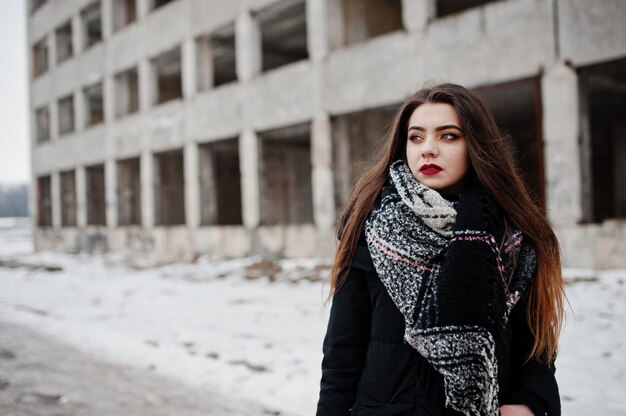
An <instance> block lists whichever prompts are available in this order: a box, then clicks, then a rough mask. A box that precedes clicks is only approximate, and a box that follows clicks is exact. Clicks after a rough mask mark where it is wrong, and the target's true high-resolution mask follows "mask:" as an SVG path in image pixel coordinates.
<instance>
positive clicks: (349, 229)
mask: <svg viewBox="0 0 626 416" xmlns="http://www.w3.org/2000/svg"><path fill="white" fill-rule="evenodd" d="M424 103H445V104H449V105H451V106H452V107H454V109H455V110H456V112H457V114H458V116H459V120H460V121H461V127H462V129H463V132H464V134H465V138H466V140H467V143H468V151H469V158H470V163H471V167H472V171H473V174H475V175H476V176H477V177H478V179H479V180H480V182H481V183H482V184H483V186H484V187H485V188H486V190H487V192H488V193H489V194H490V195H491V197H492V198H493V199H494V200H495V201H496V202H497V203H498V204H499V205H500V207H502V209H503V210H504V211H505V212H506V214H507V215H508V221H510V222H511V223H512V226H514V227H516V228H518V229H519V230H521V231H522V233H523V234H524V237H525V238H526V239H527V240H528V241H529V242H530V244H531V245H532V246H533V248H534V249H535V253H536V255H537V267H536V269H535V276H534V279H533V281H532V284H531V287H530V288H529V299H528V307H527V310H526V315H527V318H528V322H529V327H530V330H531V332H532V333H533V335H534V338H535V342H534V345H533V347H532V350H531V351H530V354H529V357H528V358H529V359H530V358H535V359H539V360H541V361H550V360H553V359H554V357H555V356H556V352H557V347H558V337H559V332H560V329H561V324H562V321H563V304H564V294H563V277H562V273H561V255H560V249H559V243H558V240H557V238H556V236H555V234H554V232H553V230H552V228H551V227H550V224H549V222H548V220H547V218H546V216H545V215H544V213H543V212H542V210H541V208H540V207H539V205H538V204H537V203H536V202H535V201H533V199H532V197H531V196H530V194H529V192H528V190H527V188H526V186H525V184H524V181H523V180H522V178H521V177H520V175H519V173H518V172H517V170H516V168H515V163H514V160H513V156H512V153H511V150H510V148H509V146H508V143H507V140H506V137H505V136H503V135H502V134H501V133H500V131H499V129H498V127H497V125H496V123H495V120H494V118H493V115H492V114H491V112H490V111H489V110H488V109H487V107H486V106H485V104H484V103H483V101H482V100H481V99H480V98H479V97H478V95H476V94H475V93H474V92H472V91H470V90H468V89H466V88H464V87H462V86H460V85H456V84H447V83H446V84H439V85H435V86H432V87H428V88H423V89H421V90H419V91H418V92H416V93H415V94H413V95H412V96H411V97H409V98H408V99H407V100H406V101H405V102H404V103H403V104H402V105H401V106H400V108H399V109H398V111H397V112H396V114H395V116H394V118H393V122H392V124H391V127H390V128H389V130H388V132H387V133H386V135H385V137H384V141H385V147H384V148H383V149H382V151H381V152H380V154H378V155H376V158H375V159H374V160H373V162H372V163H371V166H369V168H368V169H367V170H366V171H365V173H364V174H363V175H362V176H361V177H360V178H359V180H358V181H357V182H356V184H355V186H354V188H353V190H352V194H351V196H350V198H349V200H348V203H347V205H346V207H345V209H344V212H343V216H342V221H340V223H339V224H338V225H337V227H338V228H337V233H338V235H339V245H338V247H337V251H336V254H335V261H334V263H333V267H332V270H331V275H330V283H331V291H330V296H331V297H332V296H334V295H335V293H336V292H337V291H338V290H339V288H340V287H341V284H342V283H343V281H344V280H345V278H346V277H347V275H348V273H347V272H348V270H349V268H350V263H351V262H352V256H353V255H354V251H355V248H356V244H357V241H358V239H359V236H360V234H361V231H362V228H363V224H364V222H365V219H366V217H367V215H368V214H369V212H370V211H371V210H372V207H373V205H374V203H375V201H376V199H377V197H378V195H379V193H380V191H381V189H382V187H383V185H384V183H385V181H386V180H387V175H388V171H389V166H390V165H391V164H392V163H393V162H394V161H396V160H398V159H404V160H406V141H407V129H408V121H409V118H410V117H411V115H412V114H413V111H414V110H415V109H416V108H417V107H419V106H420V105H422V104H424Z"/></svg>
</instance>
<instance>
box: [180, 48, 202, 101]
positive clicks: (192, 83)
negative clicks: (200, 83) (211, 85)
mask: <svg viewBox="0 0 626 416" xmlns="http://www.w3.org/2000/svg"><path fill="white" fill-rule="evenodd" d="M181 60H182V64H181V66H182V70H181V71H182V77H183V97H185V98H189V97H191V96H193V95H194V94H195V93H196V91H197V90H198V87H197V80H198V73H197V72H198V67H197V65H196V42H195V41H194V39H193V38H189V39H185V40H184V41H183V45H182V48H181Z"/></svg>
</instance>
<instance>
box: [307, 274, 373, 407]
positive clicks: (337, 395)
mask: <svg viewBox="0 0 626 416" xmlns="http://www.w3.org/2000/svg"><path fill="white" fill-rule="evenodd" d="M370 322H371V306H370V299H369V291H368V288H367V276H366V273H365V271H363V270H362V269H360V268H356V267H354V263H353V265H352V267H351V269H350V272H349V274H348V277H347V279H346V280H345V282H344V283H343V285H342V286H341V287H340V288H339V290H338V291H337V293H336V294H335V297H334V298H333V304H332V307H331V310H330V318H329V320H328V329H327V331H326V337H325V338H324V345H323V352H324V358H323V360H322V380H321V383H320V397H319V402H318V405H317V416H331V415H332V416H334V415H340V416H346V415H348V414H349V412H350V408H351V407H352V405H353V404H354V401H355V397H356V390H357V386H358V383H359V379H360V377H361V370H362V368H363V363H364V362H365V355H366V351H367V345H368V342H369V333H370Z"/></svg>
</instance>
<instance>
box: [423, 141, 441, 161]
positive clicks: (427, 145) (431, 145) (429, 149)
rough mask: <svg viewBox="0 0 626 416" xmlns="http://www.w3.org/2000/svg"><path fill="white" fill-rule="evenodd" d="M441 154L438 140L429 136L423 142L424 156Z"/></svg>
mask: <svg viewBox="0 0 626 416" xmlns="http://www.w3.org/2000/svg"><path fill="white" fill-rule="evenodd" d="M438 154H439V150H438V149H437V140H435V139H434V138H430V137H427V138H426V140H424V143H422V156H423V157H435V156H437V155H438Z"/></svg>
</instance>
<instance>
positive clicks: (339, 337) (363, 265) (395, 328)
mask: <svg viewBox="0 0 626 416" xmlns="http://www.w3.org/2000/svg"><path fill="white" fill-rule="evenodd" d="M524 307H525V302H524V299H522V300H521V301H520V302H518V304H517V305H516V306H515V307H514V309H513V312H512V316H511V319H510V320H509V329H508V332H507V333H508V336H510V338H509V339H510V343H509V344H508V346H509V347H508V348H506V350H505V351H504V352H503V354H505V357H504V359H503V360H500V362H501V363H502V362H504V363H505V365H502V364H500V368H499V377H498V379H499V387H500V396H499V399H500V404H526V405H527V406H528V407H530V409H531V410H532V411H533V413H534V414H535V415H544V414H546V413H547V414H548V415H560V399H559V392H558V387H557V384H556V380H555V378H554V367H548V366H546V365H543V364H541V363H539V362H536V361H530V362H527V363H524V361H525V358H526V354H527V353H528V351H529V349H530V347H531V346H532V343H533V338H532V335H531V333H530V331H529V329H528V325H527V323H526V318H525V313H524ZM403 336H404V319H403V317H402V314H401V313H400V311H399V310H398V308H397V307H396V305H395V304H394V303H393V301H392V300H391V297H390V296H389V294H388V293H387V290H386V289H385V287H384V285H383V283H382V282H381V281H380V279H379V277H378V275H377V274H376V270H375V268H374V265H373V263H372V259H371V257H370V254H369V250H368V248H367V244H366V242H365V240H364V237H363V236H361V239H360V240H359V244H358V245H357V249H356V251H355V255H354V259H353V261H352V267H351V269H350V272H349V275H348V277H347V279H346V281H345V283H344V284H343V285H342V286H341V288H340V289H339V290H338V291H337V293H336V295H335V297H334V299H333V305H332V308H331V311H330V318H329V322H328V330H327V332H326V337H325V338H324V346H323V351H324V358H323V361H322V380H321V390H320V398H319V402H318V406H317V416H335V415H336V416H346V415H359V416H368V415H376V416H392V415H393V416H405V415H406V416H409V415H411V416H416V415H419V416H431V415H432V416H435V415H437V416H439V415H459V414H460V413H458V412H455V411H453V410H450V409H445V406H444V403H445V397H444V391H443V390H444V385H443V378H442V376H441V375H440V374H439V373H437V372H436V371H435V370H434V369H433V368H432V367H431V366H430V364H429V363H428V362H427V361H426V360H425V359H424V358H423V357H422V356H421V355H419V353H417V351H415V350H414V349H413V348H411V347H410V346H409V345H408V344H405V343H404V342H403ZM507 356H508V357H509V359H507V358H506V357H507Z"/></svg>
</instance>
